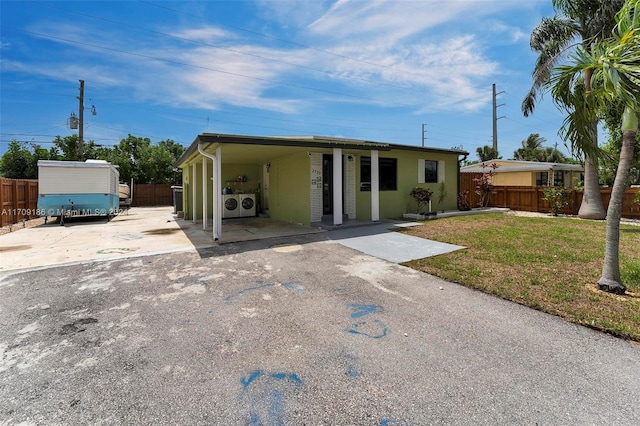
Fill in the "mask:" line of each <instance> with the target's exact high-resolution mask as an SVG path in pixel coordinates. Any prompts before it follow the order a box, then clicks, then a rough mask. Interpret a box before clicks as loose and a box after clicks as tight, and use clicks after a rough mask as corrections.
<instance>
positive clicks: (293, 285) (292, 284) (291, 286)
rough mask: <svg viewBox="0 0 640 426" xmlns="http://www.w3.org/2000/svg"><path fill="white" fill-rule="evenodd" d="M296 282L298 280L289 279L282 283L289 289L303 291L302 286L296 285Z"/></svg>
mask: <svg viewBox="0 0 640 426" xmlns="http://www.w3.org/2000/svg"><path fill="white" fill-rule="evenodd" d="M296 284H300V281H291V282H288V283H282V286H283V287H286V288H288V289H290V290H295V291H304V287H302V286H299V285H296Z"/></svg>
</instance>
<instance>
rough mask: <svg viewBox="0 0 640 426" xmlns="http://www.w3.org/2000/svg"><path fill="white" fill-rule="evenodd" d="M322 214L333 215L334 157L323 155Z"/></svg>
mask: <svg viewBox="0 0 640 426" xmlns="http://www.w3.org/2000/svg"><path fill="white" fill-rule="evenodd" d="M322 214H333V155H331V154H323V155H322Z"/></svg>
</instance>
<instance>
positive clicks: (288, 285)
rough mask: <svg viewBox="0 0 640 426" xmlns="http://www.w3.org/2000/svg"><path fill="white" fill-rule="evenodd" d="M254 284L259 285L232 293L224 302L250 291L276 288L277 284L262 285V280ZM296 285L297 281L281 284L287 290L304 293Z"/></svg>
mask: <svg viewBox="0 0 640 426" xmlns="http://www.w3.org/2000/svg"><path fill="white" fill-rule="evenodd" d="M256 283H257V284H259V285H257V286H255V287H248V288H245V289H244V290H240V291H237V292H235V293H233V294H232V295H230V296H227V297H225V298H224V301H225V302H227V303H230V302H231V299H233V298H236V297H239V296H242V295H244V294H247V293H249V292H251V291H256V290H261V289H263V288H268V287H275V286H277V284H273V283H264V281H262V280H258V281H256ZM297 284H300V282H299V281H290V282H286V283H282V284H281V285H282V286H283V287H286V288H288V289H289V290H294V291H304V287H302V286H300V285H297Z"/></svg>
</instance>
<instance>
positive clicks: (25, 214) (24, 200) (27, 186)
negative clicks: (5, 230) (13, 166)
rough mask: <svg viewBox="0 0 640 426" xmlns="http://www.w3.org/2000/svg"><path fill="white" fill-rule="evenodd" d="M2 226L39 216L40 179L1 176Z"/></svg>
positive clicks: (0, 202) (0, 224) (0, 203)
mask: <svg viewBox="0 0 640 426" xmlns="http://www.w3.org/2000/svg"><path fill="white" fill-rule="evenodd" d="M0 205H1V206H2V216H0V226H7V225H12V224H14V223H18V222H20V221H22V220H23V219H24V220H28V219H35V218H37V217H38V214H37V213H38V212H37V208H38V181H37V180H35V179H5V178H0Z"/></svg>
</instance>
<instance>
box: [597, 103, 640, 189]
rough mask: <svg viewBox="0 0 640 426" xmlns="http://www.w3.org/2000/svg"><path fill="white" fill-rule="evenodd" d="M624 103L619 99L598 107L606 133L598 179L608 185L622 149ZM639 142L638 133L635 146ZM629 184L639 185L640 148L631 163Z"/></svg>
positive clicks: (612, 177) (613, 174) (611, 180)
mask: <svg viewBox="0 0 640 426" xmlns="http://www.w3.org/2000/svg"><path fill="white" fill-rule="evenodd" d="M623 112H624V105H623V104H622V102H621V101H620V100H618V101H617V102H611V103H609V104H607V105H605V106H604V108H600V115H601V116H602V117H603V121H604V128H605V129H606V130H607V133H608V140H607V142H606V144H605V145H604V146H603V147H602V149H603V151H604V154H605V155H604V156H603V158H602V161H601V162H600V164H601V167H600V180H601V181H602V182H603V183H604V184H605V185H608V186H612V185H613V181H614V179H615V176H616V170H617V169H618V159H619V158H620V150H621V149H622V127H621V126H622V122H621V120H622V113H623ZM638 144H640V134H639V135H636V146H637V145H638ZM628 184H629V185H640V149H638V150H636V151H635V153H634V156H633V161H632V164H631V173H630V175H629V181H628Z"/></svg>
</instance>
